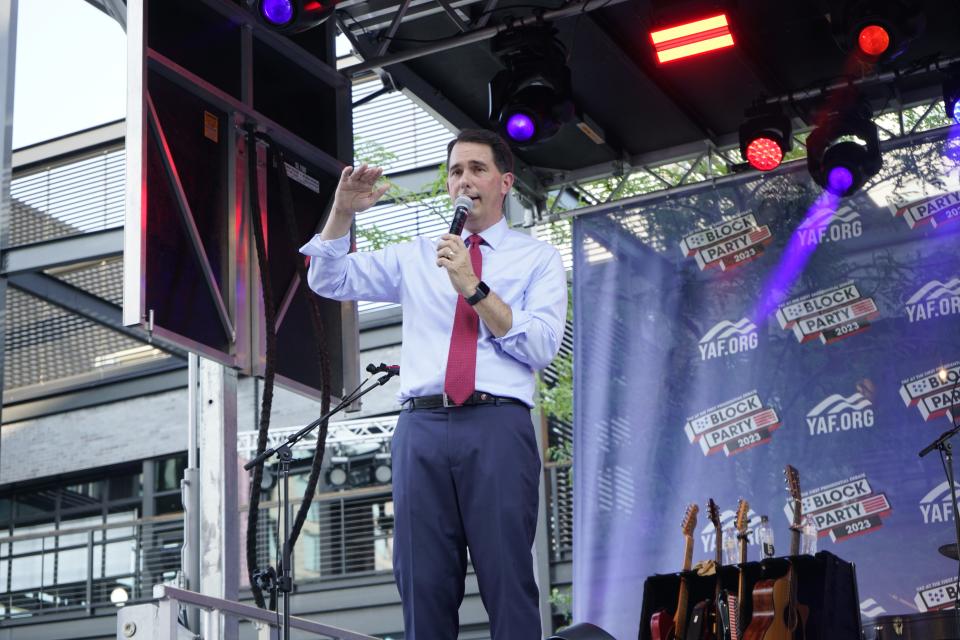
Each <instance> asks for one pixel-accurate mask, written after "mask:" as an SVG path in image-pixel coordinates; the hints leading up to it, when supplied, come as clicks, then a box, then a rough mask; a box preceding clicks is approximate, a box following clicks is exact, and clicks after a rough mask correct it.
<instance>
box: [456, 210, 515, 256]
mask: <svg viewBox="0 0 960 640" xmlns="http://www.w3.org/2000/svg"><path fill="white" fill-rule="evenodd" d="M472 235H473V234H472V233H471V232H469V231H467V230H466V229H464V230H463V232H462V233H461V234H460V237H461V238H463V241H464V242H466V241H467V238H469V237H470V236H472ZM506 235H507V217H506V216H502V217H501V218H500V219H499V220H497V222H495V223H494V224H493V225H492V226H490V227H487V228H486V229H485V230H483V231H481V232H480V237H481V238H483V241H484V242H486V243H487V244H488V245H489V246H490V248H491V249H496V248H497V247H498V246H499V244H500V243H501V242H502V241H503V238H504V237H505V236H506Z"/></svg>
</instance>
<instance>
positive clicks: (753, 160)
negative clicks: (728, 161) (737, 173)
mask: <svg viewBox="0 0 960 640" xmlns="http://www.w3.org/2000/svg"><path fill="white" fill-rule="evenodd" d="M781 160H783V149H781V148H780V143H779V142H777V141H776V140H774V139H773V138H756V139H754V140H751V141H750V144H748V145H747V162H749V163H750V166H751V167H753V168H754V169H757V170H758V171H770V170H771V169H776V168H777V167H779V166H780V161H781Z"/></svg>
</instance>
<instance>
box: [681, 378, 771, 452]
mask: <svg viewBox="0 0 960 640" xmlns="http://www.w3.org/2000/svg"><path fill="white" fill-rule="evenodd" d="M779 427H780V416H778V415H777V412H776V411H774V409H773V408H772V407H765V406H763V402H762V401H761V400H760V396H758V395H757V392H756V390H753V391H748V392H747V393H744V394H743V395H740V396H737V397H736V398H734V399H733V400H728V401H727V402H724V403H721V404H718V405H716V406H714V407H711V408H710V409H707V410H706V411H701V412H700V413H698V414H697V415H695V416H693V417H691V418H689V419H687V422H686V424H685V425H684V427H683V430H684V432H685V433H686V434H687V439H688V440H690V443H691V444H694V443H698V444H699V445H700V450H701V451H703V455H705V456H709V455H712V454H714V453H717V452H718V451H720V450H721V449H722V450H723V453H724V454H725V455H727V456H731V455H733V454H735V453H740V452H741V451H746V450H747V449H751V448H753V447H755V446H757V445H759V444H763V443H765V442H769V441H770V438H771V437H772V434H773V432H774V431H775V430H776V429H777V428H779Z"/></svg>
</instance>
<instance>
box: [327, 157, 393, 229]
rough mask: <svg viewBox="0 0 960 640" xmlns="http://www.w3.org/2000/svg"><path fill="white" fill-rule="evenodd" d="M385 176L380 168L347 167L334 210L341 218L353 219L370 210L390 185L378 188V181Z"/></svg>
mask: <svg viewBox="0 0 960 640" xmlns="http://www.w3.org/2000/svg"><path fill="white" fill-rule="evenodd" d="M382 175H383V169H382V168H380V167H370V166H367V165H366V164H361V165H360V166H359V167H356V168H354V167H346V168H344V170H343V172H341V174H340V182H339V184H337V191H336V194H335V196H334V199H333V210H334V212H335V213H336V214H337V215H339V216H344V217H346V216H349V217H350V218H351V219H352V218H353V216H354V215H355V214H356V213H357V212H360V211H363V210H365V209H369V208H370V207H372V206H373V205H374V204H376V202H377V200H379V199H380V198H381V197H382V196H383V194H384V193H386V192H387V189H389V188H390V185H389V184H383V185H381V186H379V187H377V186H376V183H377V180H379V179H380V176H382Z"/></svg>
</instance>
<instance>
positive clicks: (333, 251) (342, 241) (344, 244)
mask: <svg viewBox="0 0 960 640" xmlns="http://www.w3.org/2000/svg"><path fill="white" fill-rule="evenodd" d="M300 253H302V254H303V255H305V256H317V257H318V258H339V257H341V256H345V255H347V254H348V253H350V233H349V232H347V233H346V234H344V235H343V236H342V237H340V238H337V239H336V240H322V239H321V238H320V234H319V233H318V234H317V235H315V236H313V238H311V239H310V242H308V243H307V244H305V245H303V246H302V247H300Z"/></svg>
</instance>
